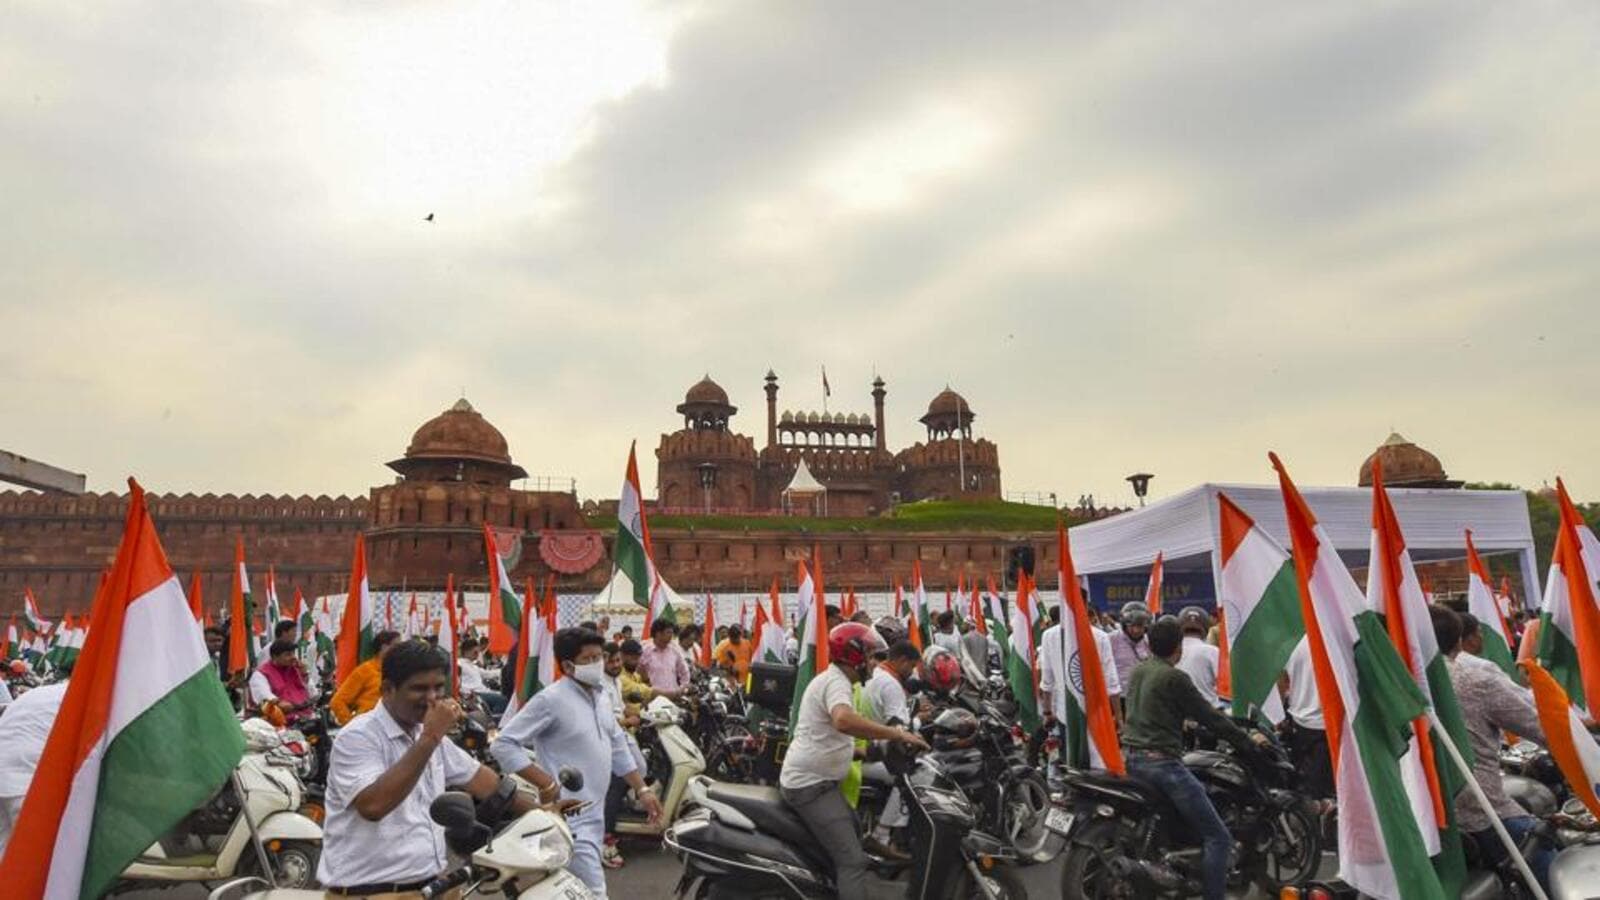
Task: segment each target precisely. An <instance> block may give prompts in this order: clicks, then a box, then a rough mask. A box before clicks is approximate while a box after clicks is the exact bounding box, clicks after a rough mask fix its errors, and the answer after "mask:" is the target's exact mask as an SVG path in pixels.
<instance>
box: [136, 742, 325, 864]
mask: <svg viewBox="0 0 1600 900" xmlns="http://www.w3.org/2000/svg"><path fill="white" fill-rule="evenodd" d="M243 727H244V732H245V746H246V752H245V755H244V758H243V759H241V760H240V761H239V766H238V768H237V769H235V770H234V775H233V778H232V779H230V780H229V782H228V783H227V784H225V785H223V787H222V790H220V791H218V792H217V794H216V795H215V796H214V797H212V798H211V800H210V801H209V802H208V803H207V804H206V806H204V807H202V808H201V809H199V810H196V811H195V812H194V813H192V814H191V815H190V816H189V817H188V818H187V819H186V820H185V822H184V825H183V826H181V828H180V829H179V830H177V831H174V832H172V833H169V834H167V835H163V836H162V838H161V840H160V841H158V842H156V843H155V844H154V845H152V846H151V847H150V849H148V850H146V851H145V852H144V853H143V854H142V855H140V856H139V858H138V859H136V860H135V861H134V863H133V865H131V866H129V867H128V868H127V869H126V870H125V871H124V872H123V873H122V881H121V882H120V883H119V884H118V886H117V890H119V891H120V890H136V889H140V888H149V887H157V886H162V887H166V886H171V885H173V884H175V883H180V882H200V883H207V882H215V881H223V880H226V879H230V878H234V877H235V876H238V875H243V874H257V873H260V872H261V870H262V857H263V856H265V858H266V861H267V864H268V865H270V866H271V868H272V871H273V873H274V878H275V879H276V881H277V883H278V884H280V885H284V886H293V887H311V886H313V885H315V884H316V878H317V860H318V858H319V857H320V855H321V852H322V826H321V825H318V824H317V823H316V822H314V821H312V820H311V819H309V818H307V817H306V816H304V815H302V814H301V813H300V804H301V800H302V791H301V785H300V777H299V774H298V772H299V771H300V770H301V769H302V768H303V767H305V766H306V764H307V763H306V761H307V759H308V758H309V755H308V753H307V748H306V745H305V743H304V741H303V739H301V738H300V735H299V732H295V731H284V732H278V731H277V730H276V729H274V728H272V726H271V725H268V724H267V723H265V722H262V721H261V720H259V719H253V720H249V721H247V722H245V723H243ZM241 798H242V802H241ZM252 831H254V835H252ZM258 840H259V845H255V842H256V841H258Z"/></svg>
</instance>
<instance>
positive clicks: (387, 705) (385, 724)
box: [317, 641, 553, 895]
mask: <svg viewBox="0 0 1600 900" xmlns="http://www.w3.org/2000/svg"><path fill="white" fill-rule="evenodd" d="M449 672H450V659H449V657H447V656H445V654H444V652H443V651H441V650H439V648H437V647H434V646H431V645H429V644H426V643H424V642H422V641H403V642H400V643H398V644H396V645H395V646H394V647H393V648H391V649H390V650H389V652H388V653H387V654H386V655H385V656H384V658H383V676H382V678H383V681H382V685H383V688H382V690H383V697H382V699H381V700H380V701H379V702H378V705H377V706H375V707H374V708H373V709H372V711H370V712H367V713H363V714H361V715H359V716H357V717H355V718H354V719H352V720H350V723H349V724H347V725H346V726H344V728H342V729H340V731H339V734H338V736H337V737H336V738H335V739H334V742H333V756H332V760H331V762H330V764H329V768H328V789H327V801H328V805H327V811H328V817H327V821H326V823H325V824H324V826H323V833H322V861H321V863H320V864H319V865H318V868H317V880H318V881H321V882H322V883H323V885H325V886H326V887H327V889H328V892H329V893H330V894H349V895H371V894H380V893H405V892H408V891H415V890H418V889H420V888H421V887H422V886H423V885H424V884H426V883H427V882H428V881H430V880H432V879H434V878H436V877H438V876H439V875H441V874H443V873H444V872H445V870H446V868H447V867H448V866H449V857H448V855H447V848H446V847H445V842H444V829H442V828H440V827H439V826H438V825H436V824H434V822H433V819H432V818H431V817H430V816H429V815H428V807H429V805H430V804H432V803H433V801H434V800H435V799H437V798H438V797H439V795H440V794H442V793H444V792H445V790H447V789H449V788H460V789H462V790H465V791H466V792H467V793H469V794H471V795H473V796H474V797H477V798H479V799H483V798H486V797H488V796H489V795H491V794H493V793H494V791H495V789H496V787H498V785H499V783H500V778H499V776H497V775H496V774H495V773H494V770H493V769H490V768H489V767H488V766H484V765H480V764H479V763H478V762H477V761H476V760H474V759H473V758H472V757H470V756H468V755H467V753H466V751H464V750H462V749H461V748H459V747H457V746H456V745H455V744H454V743H453V742H451V740H450V739H449V737H448V736H447V735H448V734H449V732H450V729H451V728H453V727H455V725H456V723H457V722H458V721H460V719H461V717H462V713H461V707H460V706H459V705H458V704H457V703H456V702H455V701H454V700H451V699H450V698H449V690H450V687H449V685H450V680H449ZM552 799H553V798H552ZM513 808H514V810H515V811H517V812H525V811H526V810H527V809H529V808H531V804H529V803H527V802H526V801H523V800H521V799H518V800H515V801H513Z"/></svg>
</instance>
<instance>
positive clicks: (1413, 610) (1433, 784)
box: [1367, 459, 1473, 894]
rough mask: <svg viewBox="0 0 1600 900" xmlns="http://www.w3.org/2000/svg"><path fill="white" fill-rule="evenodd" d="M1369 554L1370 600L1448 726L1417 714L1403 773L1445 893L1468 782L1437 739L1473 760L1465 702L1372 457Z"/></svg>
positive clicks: (1453, 881) (1456, 882)
mask: <svg viewBox="0 0 1600 900" xmlns="http://www.w3.org/2000/svg"><path fill="white" fill-rule="evenodd" d="M1370 559H1371V563H1370V571H1369V573H1368V576H1367V605H1368V606H1369V607H1370V608H1371V609H1372V610H1373V611H1374V612H1381V613H1382V614H1383V616H1384V622H1385V623H1386V625H1387V626H1388V630H1389V640H1390V641H1391V642H1392V643H1393V644H1394V649H1395V651H1396V652H1397V653H1399V655H1400V659H1401V661H1402V662H1404V663H1405V664H1406V669H1407V671H1409V672H1410V673H1411V678H1412V680H1413V681H1415V682H1416V685H1417V690H1419V691H1421V692H1422V697H1423V702H1425V703H1426V704H1427V705H1428V706H1430V707H1432V708H1433V711H1434V713H1435V715H1436V716H1437V719H1438V721H1440V722H1441V723H1443V724H1444V728H1445V730H1446V732H1447V733H1440V732H1438V731H1437V730H1435V729H1434V728H1433V725H1432V723H1431V722H1430V721H1429V717H1428V716H1426V715H1423V716H1418V717H1417V718H1415V719H1413V720H1412V723H1411V728H1412V734H1411V737H1410V749H1409V750H1407V752H1406V755H1405V756H1404V757H1403V758H1402V759H1401V760H1400V767H1401V772H1402V774H1403V775H1404V776H1405V779H1406V793H1407V795H1408V796H1409V797H1410V798H1411V807H1412V813H1413V814H1414V815H1415V816H1416V818H1417V827H1419V828H1421V829H1422V840H1423V843H1424V844H1426V845H1427V847H1428V853H1429V855H1431V856H1434V857H1436V859H1435V862H1434V867H1435V868H1436V869H1437V870H1438V872H1439V882H1440V884H1441V885H1443V887H1444V889H1445V892H1446V893H1449V894H1459V893H1460V891H1461V888H1462V887H1463V886H1464V885H1465V883H1466V877H1467V860H1466V856H1465V855H1464V852H1463V850H1462V848H1461V834H1460V832H1459V831H1457V829H1456V827H1455V824H1454V822H1453V821H1452V819H1453V818H1454V815H1453V810H1452V807H1451V804H1450V800H1451V798H1453V797H1454V796H1455V795H1456V793H1457V792H1458V791H1460V790H1461V789H1462V788H1463V787H1465V786H1466V784H1465V782H1464V781H1463V780H1462V774H1461V772H1459V771H1458V770H1457V769H1456V768H1455V767H1454V766H1442V765H1440V764H1439V760H1438V756H1440V755H1442V754H1443V753H1445V752H1447V751H1445V750H1442V749H1439V748H1438V747H1437V744H1438V742H1439V741H1447V740H1454V741H1455V745H1456V748H1457V749H1458V750H1460V751H1461V755H1462V757H1463V758H1464V759H1466V760H1467V761H1468V764H1469V765H1470V764H1471V761H1472V757H1473V754H1472V744H1471V738H1470V737H1469V736H1468V735H1467V723H1466V720H1465V719H1464V718H1463V717H1462V715H1461V704H1460V703H1458V702H1457V701H1456V691H1455V688H1454V686H1452V685H1451V683H1450V672H1449V669H1447V668H1446V665H1445V658H1444V654H1443V653H1440V652H1439V644H1438V641H1437V640H1436V639H1435V638H1434V636H1433V619H1432V617H1431V616H1430V615H1429V614H1428V601H1427V600H1426V599H1424V597H1423V593H1422V584H1421V583H1420V582H1419V581H1418V580H1417V571H1416V568H1415V567H1414V566H1413V565H1412V563H1411V551H1409V550H1407V549H1406V539H1405V535H1404V533H1403V532H1402V531H1401V529H1400V520H1399V518H1398V517H1396V516H1395V513H1394V506H1393V505H1392V504H1391V503H1390V502H1389V492H1388V491H1386V490H1384V487H1383V463H1382V461H1381V460H1376V459H1374V460H1373V463H1372V547H1371V555H1370Z"/></svg>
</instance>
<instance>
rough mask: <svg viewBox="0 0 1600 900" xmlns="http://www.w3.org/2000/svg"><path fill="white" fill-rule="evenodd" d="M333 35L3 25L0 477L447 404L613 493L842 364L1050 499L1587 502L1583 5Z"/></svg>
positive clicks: (847, 401)
mask: <svg viewBox="0 0 1600 900" xmlns="http://www.w3.org/2000/svg"><path fill="white" fill-rule="evenodd" d="M321 6H322V7H323V8H321V9H314V8H309V7H307V8H294V7H293V6H291V5H289V4H217V3H177V2H163V3H159V4H132V3H92V4H70V3H64V2H60V0H44V2H26V0H25V2H22V3H20V4H18V3H8V4H5V6H4V7H3V9H0V204H3V216H0V449H6V450H11V451H13V452H17V453H21V454H24V455H27V456H30V457H36V458H42V459H44V460H47V461H49V462H52V463H54V464H56V465H60V466H63V467H65V468H68V469H71V470H74V471H81V472H87V473H88V476H89V485H90V487H91V488H92V489H98V490H105V489H116V488H117V487H118V486H119V485H120V483H121V480H122V479H123V478H124V477H126V476H127V475H129V474H134V475H137V476H138V477H139V478H140V480H141V481H142V482H143V483H144V484H145V485H146V486H147V487H149V488H151V489H152V490H158V491H168V490H170V491H179V492H181V491H186V490H193V491H196V492H200V491H207V490H210V491H216V492H223V491H232V492H235V493H244V492H254V493H260V492H274V493H277V492H288V493H295V494H298V493H311V494H317V493H329V494H339V493H365V491H366V489H367V487H368V486H370V485H373V484H379V483H383V482H385V481H387V480H388V479H389V478H390V477H392V473H390V472H388V470H386V469H384V468H382V466H381V464H382V463H383V462H384V461H386V460H389V459H393V458H395V457H396V456H398V455H399V454H400V453H401V452H402V451H403V450H404V448H405V445H406V443H407V441H408V440H409V438H410V435H411V432H412V430H413V429H415V428H416V426H417V425H418V424H420V423H421V422H422V421H424V420H425V419H427V418H429V417H431V416H433V415H434V414H436V413H438V412H440V411H441V410H443V409H445V408H446V407H448V406H449V405H450V404H451V403H452V402H454V401H455V399H456V398H457V397H458V396H460V394H461V392H462V390H463V389H464V390H465V392H466V395H467V396H468V398H469V399H470V400H471V401H472V403H473V404H474V405H475V406H476V407H477V408H478V409H479V410H480V411H482V412H483V413H484V414H485V415H487V416H488V418H489V419H490V421H492V422H494V423H495V424H496V425H498V426H499V427H500V428H501V430H502V431H504V432H505V434H506V437H507V438H508V439H509V441H510V443H511V451H512V454H513V456H514V457H515V458H516V460H517V461H518V462H519V463H521V464H522V465H523V466H524V467H526V468H527V469H528V470H529V471H530V472H532V473H536V474H553V475H564V476H574V477H576V478H577V479H578V483H579V490H580V493H581V494H583V495H584V496H599V497H614V496H616V492H617V488H618V485H619V483H620V480H621V474H622V468H623V462H624V459H625V456H626V453H627V448H628V443H629V441H630V440H634V439H638V440H639V442H640V445H641V448H642V457H643V458H642V459H641V469H643V470H644V480H645V482H646V484H645V489H646V491H647V492H649V491H653V483H654V463H653V457H652V456H650V451H651V450H653V448H654V446H655V443H656V440H657V438H658V435H659V434H660V433H661V432H664V431H671V430H674V429H675V428H677V427H679V424H680V420H679V419H678V418H677V416H676V414H675V413H674V412H673V409H672V408H673V406H675V405H676V404H677V403H679V402H680V401H681V400H682V396H683V392H684V390H685V389H686V388H688V386H689V385H691V384H692V383H694V382H695V381H696V380H698V379H699V378H700V376H701V375H702V374H704V373H706V372H709V373H711V375H712V376H713V377H714V378H716V379H717V380H718V381H719V382H721V384H722V385H723V386H724V387H725V388H727V390H728V392H729V394H730V395H731V397H732V400H733V402H734V403H735V404H737V405H738V406H739V407H740V412H739V414H738V416H737V417H736V418H735V419H734V424H735V426H736V427H737V429H738V430H740V431H742V432H744V433H745V434H749V435H752V436H754V437H756V439H757V440H758V441H760V440H762V439H763V436H764V422H763V419H764V402H763V396H762V394H761V390H760V388H761V377H762V375H763V374H764V373H765V372H766V370H767V369H768V368H769V367H770V368H772V369H774V370H776V371H777V373H778V374H779V376H780V377H781V378H782V388H783V393H782V394H781V396H780V398H779V405H780V407H783V408H805V409H809V408H815V407H818V406H820V404H821V379H820V375H819V373H820V369H821V367H822V366H824V365H826V366H827V369H828V377H829V381H830V382H831V383H832V386H833V392H834V396H833V398H832V401H831V404H830V406H831V408H832V409H835V410H844V411H847V412H848V411H858V412H870V410H871V397H870V396H869V391H870V385H869V382H870V381H871V380H872V376H873V372H874V371H877V372H880V373H882V375H883V377H884V378H885V379H886V380H887V382H888V391H889V398H888V429H887V430H888V438H889V444H890V446H891V448H895V449H898V448H900V447H903V446H906V445H907V444H909V443H910V442H911V441H912V440H914V439H915V438H916V437H917V436H918V435H919V434H920V432H921V426H920V425H918V424H917V422H916V419H917V417H918V416H920V415H921V414H922V413H923V411H924V409H925V408H926V404H927V402H928V400H929V399H930V398H931V397H932V396H933V395H934V394H935V393H937V392H938V391H939V390H940V389H941V388H943V387H944V386H945V384H946V383H949V384H950V385H951V386H953V387H955V388H956V389H958V390H960V391H961V392H962V393H963V394H965V396H966V397H967V398H968V400H969V401H970V402H971V404H972V408H973V409H974V411H975V412H976V413H977V422H976V428H977V431H978V432H979V433H980V434H981V435H982V436H984V437H987V438H989V439H991V440H993V441H995V442H996V443H998V444H999V445H1000V453H1001V464H1002V468H1003V479H1004V482H1005V487H1006V488H1007V489H1009V490H1039V491H1052V490H1053V491H1056V492H1057V493H1058V494H1059V495H1061V497H1062V498H1063V499H1064V500H1065V499H1067V498H1076V497H1077V496H1078V495H1080V494H1084V493H1093V494H1095V495H1096V496H1097V497H1098V498H1100V499H1101V500H1102V502H1104V501H1106V500H1110V501H1113V502H1116V501H1121V502H1127V501H1129V500H1131V494H1130V491H1129V490H1128V488H1127V486H1126V485H1125V484H1124V483H1123V481H1122V477H1123V476H1124V475H1126V474H1128V473H1129V472H1133V471H1138V470H1145V471H1150V472H1154V473H1156V476H1157V477H1156V480H1155V482H1154V484H1153V494H1155V495H1161V494H1165V493H1170V492H1174V491H1177V490H1181V489H1183V488H1186V487H1189V486H1191V485H1193V484H1195V483H1197V482H1200V481H1245V482H1263V481H1268V480H1270V479H1271V477H1272V472H1271V469H1270V468H1269V466H1268V464H1267V460H1266V452H1267V450H1268V449H1275V450H1277V451H1278V452H1279V453H1280V454H1281V455H1282V456H1283V457H1284V459H1285V460H1286V462H1287V463H1288V465H1289V467H1290V471H1291V472H1292V473H1293V474H1294V475H1295V476H1296V478H1297V479H1298V480H1299V481H1301V482H1302V483H1306V484H1353V483H1354V481H1355V477H1356V470H1357V467H1358V466H1359V465H1360V463H1361V461H1362V459H1363V458H1364V457H1365V456H1366V455H1367V453H1369V452H1370V451H1371V450H1372V448H1373V447H1374V446H1375V445H1377V444H1378V443H1379V442H1380V441H1382V440H1383V439H1384V437H1385V436H1386V435H1387V434H1388V433H1389V431H1390V430H1391V429H1398V430H1399V431H1400V432H1402V433H1403V434H1404V435H1405V436H1406V437H1408V438H1411V439H1412V440H1415V441H1416V442H1417V443H1419V444H1421V445H1423V446H1425V447H1428V448H1430V449H1431V450H1433V451H1434V452H1436V453H1438V454H1439V456H1440V457H1441V458H1442V459H1443V460H1444V462H1445V465H1446V467H1447V468H1448V469H1449V471H1450V474H1451V475H1452V476H1454V477H1458V478H1465V479H1471V480H1490V479H1493V480H1505V481H1512V482H1517V483H1520V484H1523V485H1527V486H1536V485H1538V484H1540V483H1541V482H1542V481H1544V480H1545V479H1551V480H1553V479H1554V476H1555V475H1557V474H1562V475H1565V476H1566V477H1567V479H1568V481H1569V483H1570V484H1571V486H1572V488H1573V490H1574V493H1575V494H1576V495H1577V496H1579V497H1580V498H1595V497H1600V452H1597V449H1600V424H1597V423H1600V404H1596V403H1595V399H1596V383H1597V373H1600V363H1597V351H1596V348H1597V343H1600V311H1597V306H1596V304H1597V303H1600V290H1597V287H1600V162H1597V160H1600V6H1597V5H1595V4H1592V3H1571V4H1559V3H1556V4H1495V3H1462V2H1451V3H1442V4H1439V5H1436V6H1421V5H1412V6H1407V7H1405V8H1397V7H1395V6H1394V5H1392V4H1381V5H1373V6H1366V7H1364V6H1363V5H1361V4H1272V3H1256V4H1239V5H1235V4H1228V3H1198V4H1149V5H1143V4H1111V5H1107V4H1089V5H1080V4H1060V3H1028V4H1015V5H1006V4H988V3H982V4H980V3H969V2H960V3H932V2H917V3H867V4H862V3H853V2H840V3H785V4H770V3H769V4H760V3H747V2H729V3H698V4H675V3H646V4H633V3H623V2H614V0H582V2H572V3H536V2H506V3H466V2H462V3H449V4H444V3H439V4H430V3H409V4H404V3H374V4H322V5H321ZM429 213H432V214H434V216H435V220H434V221H433V222H432V223H429V222H425V221H424V220H423V219H424V217H425V216H427V215H428V214H429Z"/></svg>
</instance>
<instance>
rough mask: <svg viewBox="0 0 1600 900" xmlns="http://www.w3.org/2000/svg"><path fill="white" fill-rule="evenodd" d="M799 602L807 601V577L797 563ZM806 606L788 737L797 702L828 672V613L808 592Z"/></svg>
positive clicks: (814, 594)
mask: <svg viewBox="0 0 1600 900" xmlns="http://www.w3.org/2000/svg"><path fill="white" fill-rule="evenodd" d="M799 565H800V572H801V575H800V598H801V600H802V601H804V600H806V599H807V592H808V591H807V589H808V587H809V586H810V585H811V575H810V573H809V572H806V571H805V563H800V564H799ZM809 593H810V598H809V599H810V606H809V607H807V608H806V615H805V617H804V618H803V619H801V625H800V667H799V670H798V671H796V672H795V679H794V698H793V700H791V701H790V703H789V733H790V734H793V733H794V725H795V719H796V718H797V717H798V716H799V715H800V700H801V698H803V697H805V695H806V688H807V687H809V686H810V685H811V679H813V678H815V677H816V676H817V675H819V674H821V673H823V672H826V671H827V670H828V613H827V611H826V610H824V609H823V606H824V603H823V596H822V592H821V591H817V590H814V589H812V590H810V591H809Z"/></svg>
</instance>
